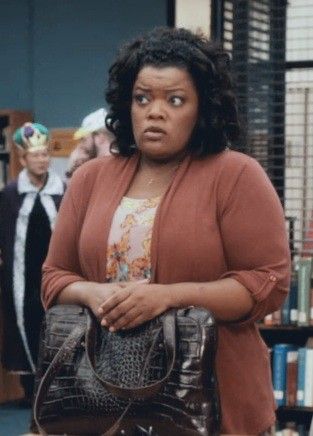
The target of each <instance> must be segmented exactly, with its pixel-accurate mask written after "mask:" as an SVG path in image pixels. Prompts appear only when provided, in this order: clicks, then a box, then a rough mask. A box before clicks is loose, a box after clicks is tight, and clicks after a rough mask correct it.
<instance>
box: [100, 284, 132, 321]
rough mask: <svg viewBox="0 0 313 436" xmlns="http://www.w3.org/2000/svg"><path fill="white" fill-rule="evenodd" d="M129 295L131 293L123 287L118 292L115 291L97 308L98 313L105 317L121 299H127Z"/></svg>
mask: <svg viewBox="0 0 313 436" xmlns="http://www.w3.org/2000/svg"><path fill="white" fill-rule="evenodd" d="M130 295H131V293H130V292H129V291H127V290H125V289H121V290H120V291H119V292H115V293H114V294H113V295H111V296H110V297H109V298H108V299H107V300H105V301H104V303H102V304H101V306H100V307H99V309H98V312H99V314H100V315H101V316H102V317H105V316H106V315H107V314H108V313H109V312H112V310H113V309H114V308H115V307H116V306H118V305H120V304H121V303H122V302H123V301H125V300H127V298H128V297H129V296H130Z"/></svg>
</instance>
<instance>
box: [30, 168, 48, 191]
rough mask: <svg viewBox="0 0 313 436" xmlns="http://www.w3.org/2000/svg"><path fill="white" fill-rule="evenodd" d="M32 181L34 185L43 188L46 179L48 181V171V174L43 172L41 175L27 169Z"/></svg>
mask: <svg viewBox="0 0 313 436" xmlns="http://www.w3.org/2000/svg"><path fill="white" fill-rule="evenodd" d="M27 174H28V177H29V180H30V183H31V184H32V185H34V186H36V187H37V188H42V187H43V186H44V185H45V183H46V181H47V177H48V173H46V174H42V175H40V176H38V175H36V174H32V173H30V172H29V171H27Z"/></svg>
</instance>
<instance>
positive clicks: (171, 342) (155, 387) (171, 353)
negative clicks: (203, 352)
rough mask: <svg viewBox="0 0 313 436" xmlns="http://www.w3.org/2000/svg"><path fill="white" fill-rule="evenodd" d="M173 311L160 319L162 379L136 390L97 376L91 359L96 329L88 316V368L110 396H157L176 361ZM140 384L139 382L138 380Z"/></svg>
mask: <svg viewBox="0 0 313 436" xmlns="http://www.w3.org/2000/svg"><path fill="white" fill-rule="evenodd" d="M175 313H176V312H175V310H170V311H168V312H167V313H166V314H165V315H164V316H163V319H162V327H163V337H164V347H165V351H166V360H167V365H166V366H167V371H166V374H165V376H164V377H163V378H161V379H160V380H158V381H157V382H155V383H152V384H150V385H147V386H139V387H136V388H127V387H121V386H118V385H115V384H113V383H110V382H108V381H107V380H104V379H102V378H101V377H100V376H99V374H97V372H96V370H95V366H94V359H93V357H92V350H93V348H94V344H95V341H96V327H95V323H94V321H93V320H92V318H91V317H90V316H88V324H89V325H88V328H87V336H86V353H87V357H88V360H89V364H90V367H91V369H92V371H93V374H94V375H95V377H96V378H97V380H98V381H99V382H100V383H101V384H102V386H104V387H105V388H106V389H107V390H108V391H109V392H110V393H111V394H113V395H115V396H116V397H119V398H122V399H124V400H142V399H145V398H149V397H152V396H153V395H155V394H157V393H158V392H159V391H160V389H161V388H162V387H163V386H164V385H165V383H166V382H167V380H168V378H169V376H170V375H171V372H172V371H173V368H174V363H175V359H176V316H175ZM159 333H160V330H159V331H157V333H156V334H155V337H154V340H153V342H152V345H151V347H150V350H149V352H148V354H147V356H146V360H145V363H144V367H143V368H142V371H141V375H143V374H144V372H145V369H146V366H147V364H148V363H149V357H150V354H151V352H152V351H153V349H154V345H155V342H156V340H157V337H158V335H159ZM139 382H140V380H139Z"/></svg>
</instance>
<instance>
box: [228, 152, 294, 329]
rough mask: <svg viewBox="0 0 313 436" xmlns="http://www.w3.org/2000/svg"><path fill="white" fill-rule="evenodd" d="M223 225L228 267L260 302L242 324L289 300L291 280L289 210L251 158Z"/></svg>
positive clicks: (231, 196) (233, 189) (234, 188)
mask: <svg viewBox="0 0 313 436" xmlns="http://www.w3.org/2000/svg"><path fill="white" fill-rule="evenodd" d="M220 228H221V234H222V239H223V245H224V250H225V256H226V260H227V267H228V271H227V272H226V273H225V274H223V275H222V277H221V278H225V277H232V278H234V279H235V280H237V281H238V282H240V283H241V284H242V285H243V286H245V287H246V288H247V289H248V291H249V292H251V295H252V297H253V298H254V300H255V305H254V308H253V309H252V312H251V313H250V314H249V316H248V317H247V318H246V319H245V320H244V321H241V323H249V322H254V321H257V320H260V319H262V318H264V316H265V315H266V314H268V313H272V312H274V311H275V310H277V309H278V308H279V307H280V306H281V305H282V303H283V301H284V299H285V297H286V295H287V293H288V289H289V282H290V251H289V245H288V238H287V230H286V225H285V220H284V214H283V209H282V206H281V204H280V201H279V198H278V196H277V194H276V192H275V189H274V187H273V185H272V184H271V182H270V180H269V178H268V177H267V175H266V173H265V171H264V170H263V168H262V167H261V166H260V165H259V164H258V163H257V161H256V160H254V159H252V158H247V160H246V162H245V164H244V165H243V167H242V169H241V171H240V173H239V175H238V177H237V179H236V180H235V181H234V183H233V185H232V187H231V189H230V190H229V192H228V193H227V196H226V198H224V199H223V206H222V211H221V216H220Z"/></svg>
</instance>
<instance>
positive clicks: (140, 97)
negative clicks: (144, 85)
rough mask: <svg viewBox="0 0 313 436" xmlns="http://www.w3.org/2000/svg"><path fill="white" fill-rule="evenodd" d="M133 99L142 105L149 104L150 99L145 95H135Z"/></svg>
mask: <svg viewBox="0 0 313 436" xmlns="http://www.w3.org/2000/svg"><path fill="white" fill-rule="evenodd" d="M133 99H134V100H135V101H136V102H137V103H138V104H140V105H145V104H147V103H149V98H148V97H147V96H146V95H145V94H135V95H134V96H133Z"/></svg>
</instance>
